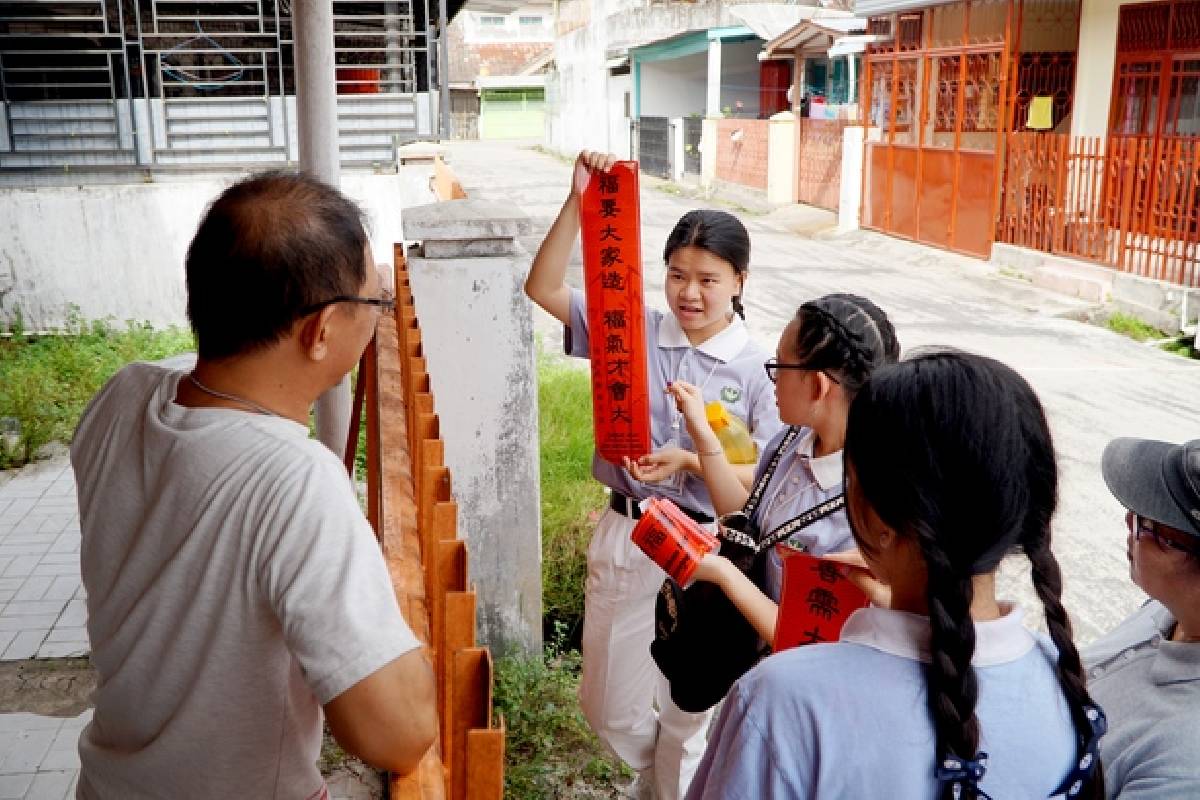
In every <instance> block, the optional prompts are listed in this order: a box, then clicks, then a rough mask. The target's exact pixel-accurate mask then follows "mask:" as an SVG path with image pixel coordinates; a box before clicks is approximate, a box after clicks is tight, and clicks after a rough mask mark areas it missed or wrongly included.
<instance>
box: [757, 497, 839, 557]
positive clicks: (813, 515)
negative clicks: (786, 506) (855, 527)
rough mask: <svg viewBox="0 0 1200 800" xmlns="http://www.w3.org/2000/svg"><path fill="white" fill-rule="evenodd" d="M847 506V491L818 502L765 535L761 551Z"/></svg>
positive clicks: (760, 544) (759, 544) (761, 541)
mask: <svg viewBox="0 0 1200 800" xmlns="http://www.w3.org/2000/svg"><path fill="white" fill-rule="evenodd" d="M845 507H846V495H845V493H842V494H839V495H838V496H837V497H831V498H829V499H828V500H826V501H824V502H822V503H818V504H817V505H815V506H813V507H812V508H810V509H809V510H808V511H805V512H804V513H803V514H800V515H798V516H795V517H792V518H791V519H790V520H788V521H787V522H785V523H783V524H782V525H780V526H779V527H778V528H776V529H775V530H773V531H771V532H770V533H768V534H767V535H766V536H764V537H763V538H762V540H760V541H759V543H758V549H759V552H762V551H764V550H766V549H767V548H768V547H773V546H775V545H776V544H778V543H780V542H782V541H783V540H784V539H786V538H788V537H789V536H791V535H792V534H793V533H795V532H796V531H798V530H802V529H804V528H807V527H808V526H809V525H812V524H813V523H814V522H819V521H821V520H823V519H825V518H826V517H828V516H829V515H830V514H833V513H836V512H838V511H841V510H842V509H843V508H845Z"/></svg>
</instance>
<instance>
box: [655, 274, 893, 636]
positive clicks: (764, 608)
mask: <svg viewBox="0 0 1200 800" xmlns="http://www.w3.org/2000/svg"><path fill="white" fill-rule="evenodd" d="M776 353H777V354H778V355H777V357H776V358H773V359H771V360H770V361H768V362H767V364H766V370H767V374H768V375H769V376H770V377H771V380H772V382H774V384H775V400H776V403H777V404H778V406H779V416H780V419H782V420H783V422H784V423H785V424H787V425H790V426H792V427H793V428H797V429H799V430H798V431H797V433H791V432H789V431H787V430H784V431H780V432H779V434H778V435H776V437H775V439H773V440H772V441H771V443H770V444H769V445H768V446H767V449H766V450H764V451H763V452H764V453H765V454H766V456H765V457H764V458H761V459H760V460H759V475H758V476H757V477H758V478H764V477H765V478H766V481H767V482H766V486H765V487H764V488H763V489H762V490H761V491H762V495H761V498H760V500H759V502H758V504H757V506H756V507H755V509H754V513H753V515H752V518H751V519H750V520H749V523H750V524H752V525H753V526H754V528H755V529H756V530H757V531H758V532H759V533H760V534H761V535H767V534H770V533H773V532H775V531H777V530H779V529H781V527H782V526H784V525H787V524H788V523H789V522H791V521H792V520H795V519H798V518H801V517H802V515H804V514H805V512H807V511H809V510H810V509H813V508H816V507H817V506H820V505H821V504H823V503H826V502H827V501H830V500H834V499H836V498H838V497H839V496H840V495H842V493H843V471H842V445H843V443H844V442H845V440H846V416H847V414H848V413H849V410H850V401H851V400H853V399H854V396H855V394H857V393H858V390H859V389H860V388H861V387H862V386H863V385H864V384H865V383H866V382H867V379H868V378H869V377H870V376H871V373H872V372H873V371H874V370H875V369H876V368H878V367H881V366H883V365H884V364H890V363H894V362H895V361H896V359H897V358H899V356H900V343H899V341H897V339H896V331H895V329H894V328H893V327H892V323H891V321H890V320H889V319H888V317H887V314H885V313H884V312H883V311H882V310H880V308H879V307H878V306H876V305H875V304H874V303H872V302H871V301H870V300H868V299H866V298H865V297H859V296H858V295H853V294H830V295H825V296H824V297H819V298H817V299H816V300H810V301H809V302H807V303H805V304H804V305H802V306H800V308H799V310H797V311H796V317H795V319H793V320H792V321H791V323H789V324H788V326H787V327H786V328H784V330H783V334H782V335H780V337H779V346H778V347H777V349H776ZM669 391H670V392H671V395H672V396H673V397H674V398H675V402H676V403H677V405H678V407H679V409H680V411H681V412H682V413H683V417H684V420H685V421H686V422H687V428H688V432H689V433H690V434H691V436H692V440H693V441H694V442H696V445H697V447H698V448H699V449H700V450H701V451H702V452H703V453H704V454H705V455H706V456H708V454H709V453H712V454H713V455H711V456H709V457H704V458H701V459H700V463H701V466H702V471H703V474H704V480H705V483H706V484H707V485H708V489H709V492H710V493H711V495H712V499H713V507H714V508H715V509H716V511H717V514H718V515H725V514H731V513H733V512H735V511H739V510H741V509H742V508H743V506H745V504H746V500H747V498H748V497H749V495H750V491H749V490H748V489H747V488H746V486H745V485H744V484H743V483H742V481H741V479H740V477H739V476H738V475H737V474H736V473H735V472H734V470H733V469H732V467H731V465H730V464H729V462H728V461H726V460H725V459H724V458H722V457H720V443H719V441H718V440H717V435H716V433H714V432H713V430H712V428H711V427H709V424H708V420H707V418H706V417H705V413H704V402H703V398H702V397H701V395H700V393H699V392H698V391H697V390H696V387H695V386H692V385H691V384H688V383H684V382H679V383H675V384H672V386H671V387H670V389H669ZM797 434H798V435H797ZM781 448H782V452H780V453H779V456H780V457H779V460H778V462H777V464H776V469H775V472H774V474H773V475H770V476H765V475H764V474H763V473H765V471H766V468H767V465H768V463H769V462H771V461H772V456H773V455H774V454H775V452H776V451H777V450H780V449H781ZM781 535H782V532H781ZM755 538H760V537H755ZM786 541H787V543H788V544H789V545H791V546H794V547H803V548H804V550H806V551H807V552H808V553H810V554H812V555H816V556H822V555H825V554H827V553H838V552H841V551H845V550H853V548H854V538H853V537H852V536H851V535H850V525H849V522H848V521H847V520H846V514H845V512H844V511H841V510H839V511H836V512H835V513H832V514H829V515H828V516H825V517H824V518H822V519H819V520H818V521H816V522H813V523H812V524H811V525H808V526H806V527H804V528H802V529H800V530H798V531H797V532H796V533H795V534H793V535H792V536H791V537H790V538H789V539H787V540H786ZM766 559H767V562H766V576H765V581H766V585H765V586H762V587H760V586H757V585H756V584H755V583H754V582H753V581H751V579H750V578H749V577H748V576H747V575H746V574H745V573H743V572H742V571H741V570H739V569H738V568H737V567H735V566H734V565H733V564H732V563H731V562H730V561H729V560H728V559H726V558H724V557H722V556H719V555H708V556H706V557H705V558H704V560H703V561H701V563H700V566H699V567H698V568H697V570H696V572H695V575H694V577H695V579H696V580H701V581H709V582H712V583H715V584H717V585H719V586H720V587H721V589H722V590H723V591H724V592H725V594H726V596H727V597H728V598H729V599H730V600H731V601H732V602H733V604H734V605H735V606H737V608H738V610H739V611H741V612H742V615H743V616H745V617H746V619H747V620H748V621H749V622H750V624H751V625H753V626H754V629H755V630H756V631H758V635H759V636H761V637H762V638H763V641H765V642H773V641H775V627H776V621H777V619H778V616H779V605H778V604H779V599H780V592H781V588H782V579H783V561H782V558H781V556H780V554H779V552H778V551H777V550H776V549H775V548H772V549H771V551H770V552H769V553H768V554H767V556H766Z"/></svg>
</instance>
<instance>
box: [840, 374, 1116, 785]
mask: <svg viewBox="0 0 1200 800" xmlns="http://www.w3.org/2000/svg"><path fill="white" fill-rule="evenodd" d="M845 456H846V463H847V470H848V471H849V472H851V473H852V475H853V478H854V481H853V487H854V491H855V492H856V493H857V494H858V495H859V497H860V498H861V499H862V500H863V501H864V502H865V504H866V505H868V506H870V507H871V508H872V509H873V510H874V511H875V513H876V514H877V515H878V517H879V518H880V519H881V520H882V521H883V522H884V524H886V525H888V526H889V527H890V528H892V529H893V530H894V531H896V533H897V534H899V535H901V536H908V537H912V538H913V539H915V540H916V542H917V544H918V545H919V546H920V549H921V553H922V556H923V557H924V560H925V563H926V566H927V568H928V586H927V590H926V592H927V595H926V599H927V601H928V604H929V622H930V634H931V635H930V653H931V662H930V663H929V665H928V666H927V667H926V672H925V674H926V681H927V686H928V703H929V713H930V716H931V717H932V720H933V726H934V731H935V733H936V739H937V753H936V754H935V755H936V761H935V762H934V763H935V764H942V763H943V762H945V761H946V760H947V759H949V760H950V761H952V762H953V761H957V760H967V761H970V760H974V759H976V758H977V753H978V749H979V739H980V728H979V720H978V718H977V717H976V716H975V705H976V702H977V700H978V696H979V689H978V684H977V682H976V676H975V672H974V669H973V668H972V667H971V658H972V656H973V654H974V652H975V626H974V623H973V621H972V619H971V614H970V609H971V601H972V597H973V584H972V581H971V579H972V578H973V577H974V576H975V575H982V574H986V573H989V572H993V571H995V569H996V568H997V567H998V565H999V564H1000V561H1001V559H1003V558H1004V556H1006V555H1007V554H1009V553H1011V552H1016V551H1024V552H1025V553H1026V555H1027V556H1028V557H1029V560H1030V563H1031V564H1032V574H1033V583H1034V586H1035V588H1036V590H1037V594H1038V597H1039V598H1040V599H1041V601H1042V604H1043V605H1044V606H1045V609H1046V620H1047V623H1048V625H1049V631H1050V638H1051V639H1052V640H1053V642H1054V645H1055V647H1056V648H1057V649H1058V663H1057V673H1058V679H1059V684H1060V685H1061V687H1062V690H1063V693H1064V694H1065V695H1066V698H1067V702H1068V705H1069V707H1070V710H1071V717H1072V721H1073V723H1074V725H1075V729H1076V733H1077V735H1078V737H1079V743H1080V746H1081V748H1085V747H1086V746H1087V743H1088V742H1089V741H1091V737H1092V727H1091V723H1090V722H1089V716H1088V715H1089V707H1090V706H1092V701H1091V698H1090V697H1089V695H1088V692H1087V688H1086V685H1085V681H1084V674H1083V668H1082V666H1081V664H1080V659H1079V652H1078V650H1076V649H1075V645H1074V643H1073V642H1072V634H1071V623H1070V620H1069V619H1068V617H1067V614H1066V611H1065V610H1064V609H1063V606H1062V601H1061V593H1062V575H1061V572H1060V571H1059V567H1058V562H1057V560H1056V559H1055V557H1054V554H1053V553H1052V552H1051V551H1050V520H1051V517H1052V516H1053V515H1054V510H1055V507H1056V505H1057V500H1058V494H1057V493H1058V468H1057V465H1056V463H1055V456H1054V445H1053V442H1052V439H1051V436H1050V429H1049V426H1048V425H1047V423H1046V415H1045V412H1044V411H1043V410H1042V405H1041V402H1040V401H1039V400H1038V398H1037V395H1036V394H1035V393H1034V391H1033V389H1032V388H1030V386H1029V384H1028V383H1026V381H1025V380H1024V379H1023V378H1022V377H1021V376H1020V375H1018V374H1017V373H1016V372H1015V371H1013V370H1012V369H1011V368H1009V367H1007V366H1005V365H1004V364H1001V363H1000V362H998V361H995V360H993V359H990V358H985V357H983V356H977V355H971V354H967V353H960V352H953V351H941V352H928V353H923V354H920V355H918V356H916V357H913V358H911V359H908V360H906V361H903V362H901V363H899V364H896V365H892V366H888V367H884V368H882V369H880V370H878V371H877V372H876V373H875V374H873V375H872V376H871V379H870V380H869V381H868V382H867V384H866V386H865V387H863V389H862V390H861V391H860V392H859V394H858V396H857V397H856V398H855V399H854V400H853V401H852V403H851V405H850V414H849V420H848V423H847V433H846V447H845ZM852 527H853V526H852ZM855 538H856V539H858V538H859V537H858V533H857V532H855ZM859 546H860V547H863V546H864V543H863V542H861V541H859ZM1090 713H1092V714H1095V713H1096V712H1095V711H1091V712H1090ZM1082 753H1083V750H1082V749H1081V754H1082ZM1090 761H1091V759H1090V758H1089V759H1088V763H1090ZM1103 786H1104V778H1103V774H1102V772H1101V770H1100V768H1099V766H1098V765H1097V767H1096V768H1095V771H1094V772H1092V773H1091V776H1090V779H1089V780H1088V781H1087V784H1086V786H1085V787H1084V788H1083V790H1082V791H1081V792H1080V793H1079V794H1076V795H1074V796H1076V797H1086V798H1097V799H1100V798H1103V797H1104V788H1103ZM977 788H978V787H977V786H976V785H975V784H974V782H971V781H967V782H966V785H959V786H958V789H959V790H960V791H961V792H962V794H961V797H962V798H964V800H970V798H974V797H976V796H977ZM938 796H939V797H940V798H951V797H954V796H955V794H954V784H952V783H943V785H942V786H941V789H940V791H939V795H938Z"/></svg>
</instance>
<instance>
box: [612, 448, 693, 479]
mask: <svg viewBox="0 0 1200 800" xmlns="http://www.w3.org/2000/svg"><path fill="white" fill-rule="evenodd" d="M694 458H695V456H694V455H693V454H692V453H690V452H688V451H687V450H681V449H680V448H678V447H664V448H663V449H662V450H658V451H656V452H654V453H650V454H649V455H645V456H642V457H641V458H639V459H638V460H637V461H634V460H632V459H629V458H626V459H625V469H626V470H628V472H629V474H630V475H632V476H633V479H634V480H636V481H641V482H642V483H659V482H661V481H665V480H667V479H668V478H670V477H671V476H672V475H674V474H675V473H676V472H680V471H681V470H682V471H690V468H691V466H692V463H693V459H694Z"/></svg>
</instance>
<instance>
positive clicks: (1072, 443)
mask: <svg viewBox="0 0 1200 800" xmlns="http://www.w3.org/2000/svg"><path fill="white" fill-rule="evenodd" d="M450 151H451V152H450V158H451V161H452V167H453V168H454V170H455V172H456V173H457V174H458V176H459V178H460V179H461V180H462V182H463V185H464V187H465V188H466V191H467V193H468V194H469V195H470V196H471V197H476V198H487V199H494V200H496V201H498V202H503V203H505V204H516V205H518V206H520V207H521V208H523V209H524V210H525V211H526V213H528V214H529V215H530V216H531V217H533V218H534V220H535V222H536V229H537V231H538V232H539V235H537V236H531V237H529V238H528V239H527V240H526V246H527V247H529V248H530V250H531V251H532V250H534V249H536V247H537V244H538V242H539V241H540V232H542V231H544V230H545V228H546V227H548V226H549V224H550V222H551V221H552V220H553V218H554V216H555V215H556V214H557V212H558V209H559V207H560V205H561V203H562V200H563V198H564V197H565V196H566V191H567V186H568V181H569V175H570V167H569V164H567V163H566V162H564V161H563V160H561V159H558V158H555V157H552V156H550V155H547V154H544V153H542V152H538V151H537V150H535V149H533V147H532V143H499V142H460V143H455V144H453V145H452V146H451V148H450ZM651 184H655V185H654V186H652V185H651ZM657 185H658V182H653V181H647V182H646V184H644V186H643V191H642V219H643V239H642V248H643V260H644V262H645V277H646V284H647V295H648V297H649V298H650V301H651V302H652V303H654V304H656V305H660V306H661V305H662V304H663V300H662V278H663V269H662V261H661V248H662V245H663V242H664V241H665V240H666V236H667V233H668V232H669V230H670V228H671V227H672V226H673V225H674V223H675V221H676V220H677V219H678V218H679V217H680V216H681V215H682V214H683V213H684V212H685V211H687V210H688V209H690V208H694V207H698V206H702V205H706V204H705V203H704V202H702V201H699V200H693V199H690V198H688V197H681V196H678V195H676V194H673V193H670V192H668V191H663V190H661V189H659V188H656V186H657ZM741 216H742V219H743V221H744V222H745V223H746V225H747V227H748V228H749V230H750V234H751V239H752V247H753V257H752V262H751V278H750V281H749V284H748V288H747V294H746V310H747V319H748V322H749V325H750V328H751V331H752V333H753V335H754V337H755V338H756V339H757V340H759V341H760V342H762V344H763V345H765V346H766V347H768V348H770V349H771V350H774V348H775V344H776V341H777V337H778V335H779V332H780V331H781V330H782V329H783V327H784V326H785V325H786V324H787V321H788V320H789V319H790V318H791V316H792V314H793V313H794V311H795V309H796V307H797V306H798V305H799V304H800V303H802V302H804V301H805V300H806V299H808V298H811V297H814V296H817V295H821V294H825V293H827V292H833V291H851V292H856V293H859V294H862V295H865V296H867V297H870V298H871V299H872V300H874V301H875V302H877V303H878V304H879V305H880V306H881V307H882V308H883V309H884V310H885V311H887V312H888V314H889V316H890V317H891V318H892V320H893V321H894V323H895V325H896V329H897V331H898V333H899V336H900V340H901V343H902V344H903V346H904V348H905V349H906V350H911V349H912V348H914V347H919V346H925V345H952V346H955V347H958V348H963V349H967V350H972V351H975V352H979V353H983V354H986V355H990V356H993V357H995V358H998V359H1001V360H1003V361H1005V362H1007V363H1008V364H1011V365H1012V366H1013V367H1015V368H1016V369H1018V370H1019V371H1020V372H1021V373H1022V374H1023V375H1025V376H1026V377H1027V378H1028V379H1029V381H1030V382H1031V383H1032V384H1033V386H1034V387H1035V388H1036V389H1037V390H1038V392H1039V393H1040V395H1041V397H1042V401H1043V403H1044V404H1045V406H1046V408H1047V412H1048V414H1049V417H1050V423H1051V426H1052V429H1053V432H1054V436H1055V442H1056V445H1057V448H1058V456H1059V464H1060V469H1061V475H1062V481H1061V485H1060V497H1061V501H1060V507H1059V512H1058V516H1057V518H1056V522H1055V538H1056V541H1055V547H1054V549H1055V552H1056V553H1057V554H1058V556H1059V559H1060V560H1061V562H1062V564H1063V569H1064V572H1065V574H1066V584H1067V587H1066V604H1067V607H1068V609H1069V610H1070V611H1071V613H1072V616H1073V617H1074V619H1075V623H1076V632H1077V636H1078V639H1079V640H1080V641H1081V642H1083V643H1086V642H1088V641H1091V640H1092V639H1094V638H1096V637H1097V636H1098V635H1100V634H1102V633H1104V632H1106V631H1108V630H1110V629H1111V628H1112V627H1114V626H1115V625H1116V624H1117V622H1119V621H1120V620H1121V619H1122V618H1123V617H1124V616H1125V615H1127V614H1128V613H1129V612H1130V611H1132V610H1133V609H1134V608H1136V607H1137V606H1138V604H1140V603H1141V601H1142V600H1143V599H1144V596H1143V595H1142V593H1141V592H1140V590H1138V589H1137V588H1136V587H1135V586H1133V585H1132V584H1131V583H1130V581H1129V569H1128V563H1127V561H1126V556H1125V527H1124V521H1123V513H1122V509H1121V508H1120V506H1119V505H1118V504H1117V503H1116V501H1115V500H1113V499H1112V497H1111V496H1110V495H1109V493H1108V491H1107V490H1106V489H1105V487H1104V483H1103V480H1102V479H1101V477H1100V467H1099V464H1100V454H1101V451H1102V450H1103V448H1104V445H1105V444H1106V443H1107V442H1108V441H1109V440H1110V439H1113V438H1115V437H1118V436H1142V437H1149V438H1161V439H1166V440H1173V441H1181V440H1185V439H1189V438H1200V408H1198V403H1197V398H1198V397H1200V362H1195V361H1190V360H1188V359H1184V358H1181V357H1179V356H1175V355H1171V354H1168V353H1165V352H1162V351H1160V350H1157V349H1154V348H1151V347H1148V346H1146V345H1141V344H1137V343H1135V342H1133V341H1131V340H1129V339H1127V338H1124V337H1122V336H1119V335H1117V334H1114V333H1111V332H1109V331H1107V330H1104V329H1101V328H1097V327H1094V326H1090V325H1087V324H1083V323H1080V322H1076V321H1074V320H1072V319H1069V318H1066V317H1065V316H1064V315H1068V314H1070V313H1072V312H1077V311H1079V310H1080V308H1081V307H1082V306H1081V304H1079V303H1077V302H1075V301H1072V300H1069V299H1066V298H1063V297H1060V296H1057V295H1053V294H1050V293H1047V292H1043V291H1041V290H1038V289H1034V288H1033V287H1031V286H1030V285H1028V284H1027V283H1024V282H1022V281H1019V280H1016V279H1012V278H1008V277H1005V276H1003V275H1001V274H999V273H998V272H997V271H996V270H995V269H994V268H993V267H992V266H991V265H989V264H987V263H984V262H980V261H977V260H974V259H969V258H965V257H961V256H957V255H953V254H949V253H945V252H942V251H939V250H935V249H930V248H926V247H921V246H919V245H914V244H911V243H907V242H902V241H899V240H896V239H892V238H890V237H886V236H882V235H878V234H874V233H870V232H866V231H861V232H855V233H852V234H848V235H844V236H840V237H834V238H825V237H824V235H822V238H817V239H814V238H811V237H810V236H807V235H804V234H803V233H797V232H795V231H796V230H797V229H803V228H804V227H805V226H809V223H811V222H812V219H813V215H812V214H811V213H807V212H805V211H804V210H802V209H790V210H788V209H785V210H782V211H778V212H774V213H771V214H751V213H743V214H741ZM810 227H811V226H810ZM570 279H571V280H572V281H573V282H574V283H575V284H576V285H579V279H580V273H579V261H578V252H576V255H575V258H574V260H573V264H572V267H571V271H570ZM536 313H537V320H538V330H539V331H541V332H542V333H543V335H544V336H545V339H546V342H547V345H548V346H555V345H556V344H557V342H558V341H561V331H560V330H559V326H558V325H557V324H556V323H554V322H553V320H551V319H550V318H549V317H548V316H547V315H545V314H544V313H543V312H541V311H540V310H537V312H536ZM1027 572H1028V570H1027V567H1026V562H1024V560H1023V559H1013V560H1012V563H1010V564H1007V565H1006V567H1005V570H1004V573H1003V581H1002V584H1003V585H1002V590H1003V593H1004V594H1006V595H1007V596H1010V597H1015V598H1016V599H1018V600H1019V601H1020V602H1021V603H1022V604H1023V605H1024V606H1025V607H1026V608H1027V609H1029V611H1030V612H1037V613H1031V616H1033V617H1036V616H1037V615H1038V614H1040V606H1039V604H1038V603H1037V600H1036V597H1035V596H1034V595H1033V593H1032V589H1031V588H1030V587H1029V586H1028V584H1027V581H1026V579H1025V575H1026V574H1027Z"/></svg>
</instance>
